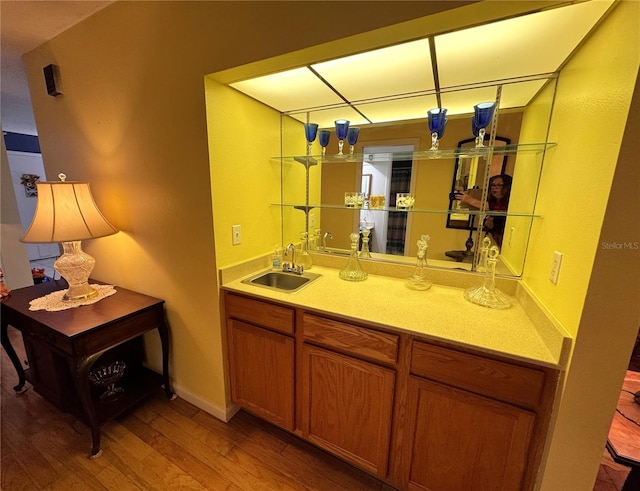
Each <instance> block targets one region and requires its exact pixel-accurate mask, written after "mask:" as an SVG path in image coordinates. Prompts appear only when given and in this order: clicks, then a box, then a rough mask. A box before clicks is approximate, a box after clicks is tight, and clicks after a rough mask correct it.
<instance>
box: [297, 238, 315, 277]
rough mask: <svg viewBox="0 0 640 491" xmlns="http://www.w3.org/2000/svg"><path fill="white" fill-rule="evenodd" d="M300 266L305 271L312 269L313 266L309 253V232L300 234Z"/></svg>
mask: <svg viewBox="0 0 640 491" xmlns="http://www.w3.org/2000/svg"><path fill="white" fill-rule="evenodd" d="M298 264H300V265H302V268H303V270H304V271H306V270H308V269H311V266H313V262H312V261H311V252H310V251H309V234H308V233H307V232H302V233H301V234H300V259H299V260H298Z"/></svg>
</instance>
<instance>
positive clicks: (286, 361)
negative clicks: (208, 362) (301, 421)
mask: <svg viewBox="0 0 640 491" xmlns="http://www.w3.org/2000/svg"><path fill="white" fill-rule="evenodd" d="M227 325H228V334H229V366H230V375H231V398H232V400H233V402H235V403H236V404H239V405H240V406H242V407H244V408H246V409H247V410H249V411H251V412H252V413H254V414H256V415H257V416H260V417H262V418H264V419H266V420H268V421H270V422H272V423H274V424H276V425H278V426H280V427H282V428H285V429H287V430H290V431H293V414H294V407H293V404H294V402H293V394H294V392H293V376H294V365H293V363H294V355H293V350H294V340H293V338H291V337H289V336H285V335H283V334H279V333H275V332H272V331H269V330H267V329H262V328H260V327H256V326H253V325H250V324H246V323H244V322H241V321H237V320H233V319H231V320H229V321H228V324H227Z"/></svg>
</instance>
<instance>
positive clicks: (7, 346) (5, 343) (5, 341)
mask: <svg viewBox="0 0 640 491" xmlns="http://www.w3.org/2000/svg"><path fill="white" fill-rule="evenodd" d="M8 328H9V323H8V322H7V321H5V320H4V319H3V320H2V327H1V328H0V332H1V336H0V337H1V342H2V347H3V348H4V350H5V351H6V353H7V355H9V359H10V360H11V363H13V366H14V368H15V369H16V372H17V374H18V385H16V386H15V387H14V388H13V390H15V391H16V392H20V391H21V390H22V389H23V388H24V383H25V378H24V368H22V364H21V363H20V358H18V355H17V354H16V351H15V350H14V349H13V346H12V345H11V341H10V340H9V334H8V332H7V330H8Z"/></svg>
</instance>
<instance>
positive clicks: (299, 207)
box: [271, 203, 541, 218]
mask: <svg viewBox="0 0 640 491" xmlns="http://www.w3.org/2000/svg"><path fill="white" fill-rule="evenodd" d="M271 206H277V207H282V208H295V209H296V210H301V211H310V210H313V209H314V208H319V209H330V210H345V211H358V212H360V211H366V212H373V213H376V212H388V211H393V212H398V213H429V214H436V215H469V216H479V215H484V216H493V217H529V218H540V217H541V215H536V214H534V213H531V212H517V211H516V212H513V211H508V212H506V211H489V210H487V211H480V210H464V209H462V210H448V209H446V208H442V209H436V210H427V209H420V208H412V209H410V210H407V209H406V208H394V207H386V208H364V207H362V208H353V207H347V206H344V205H328V204H309V205H305V204H297V203H272V204H271Z"/></svg>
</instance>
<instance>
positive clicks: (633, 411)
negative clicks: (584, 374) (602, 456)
mask: <svg viewBox="0 0 640 491" xmlns="http://www.w3.org/2000/svg"><path fill="white" fill-rule="evenodd" d="M638 391H640V372H633V371H631V370H628V371H627V373H626V375H625V377H624V383H623V384H622V391H621V392H620V397H619V398H618V405H617V407H616V413H615V415H614V416H613V421H612V422H611V427H610V428H609V436H608V437H607V450H608V451H609V453H610V454H611V457H612V458H613V460H614V461H615V462H617V463H618V464H622V465H626V466H629V467H631V471H630V472H629V475H628V476H627V480H626V481H625V482H624V486H623V487H622V491H637V490H638V489H640V426H639V425H638V423H640V404H636V403H635V402H633V394H634V393H636V392H638Z"/></svg>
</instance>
